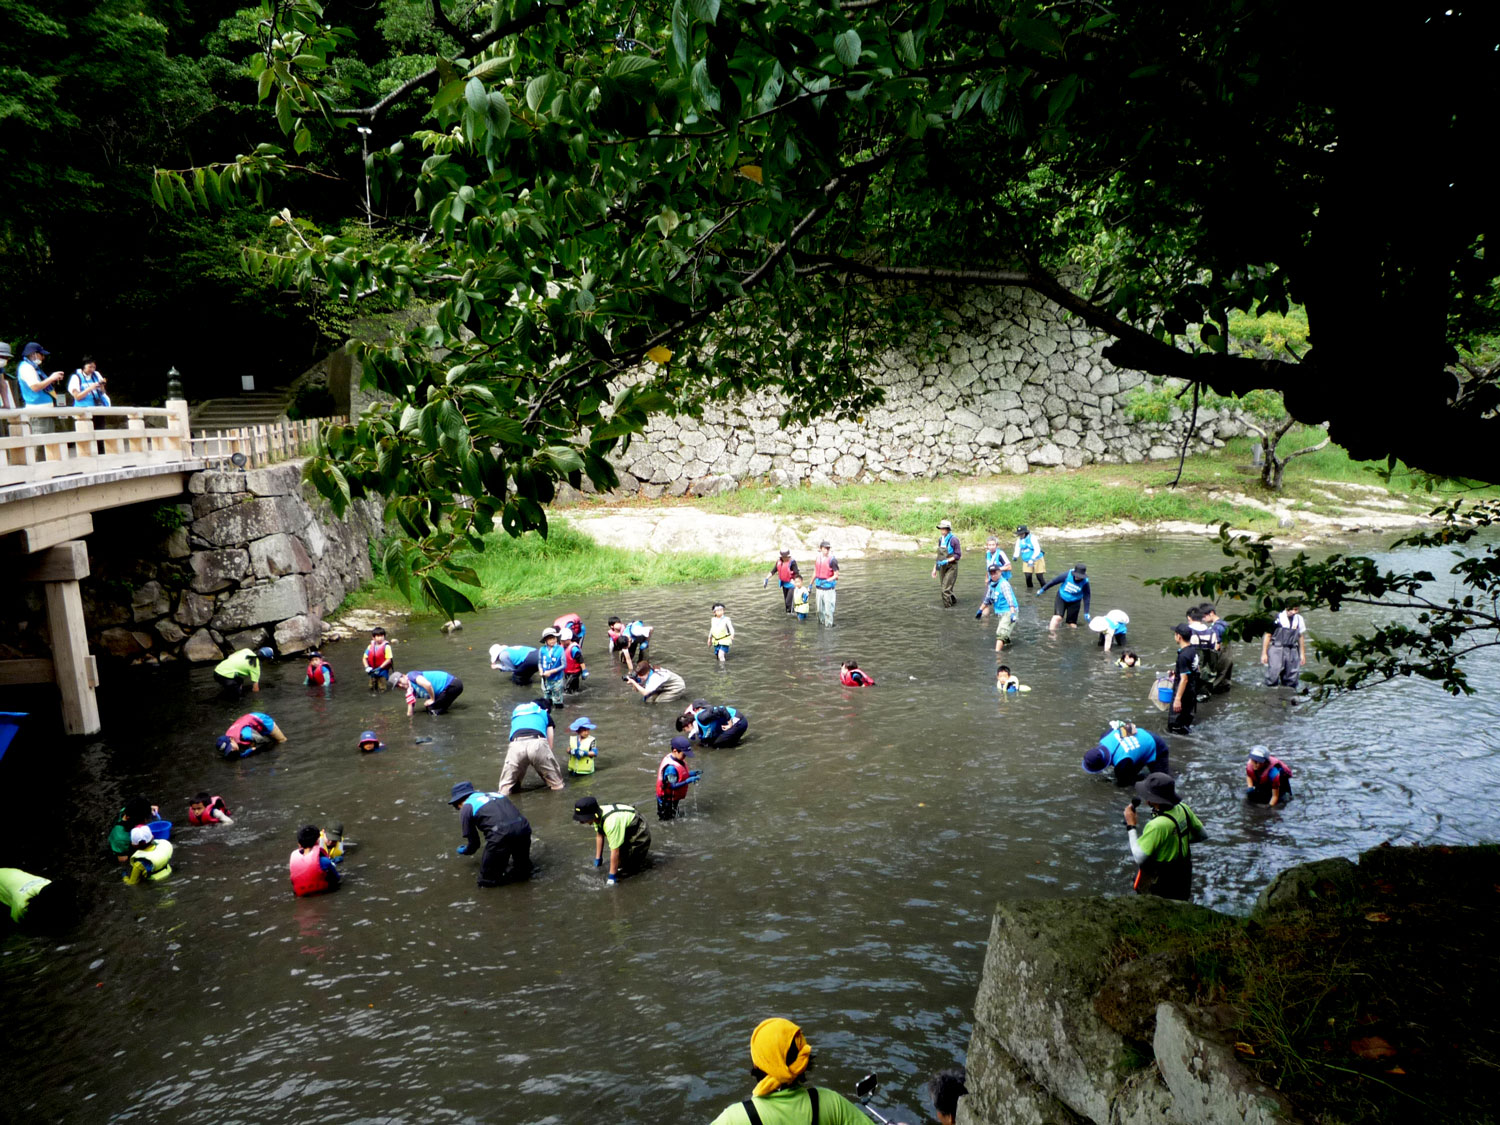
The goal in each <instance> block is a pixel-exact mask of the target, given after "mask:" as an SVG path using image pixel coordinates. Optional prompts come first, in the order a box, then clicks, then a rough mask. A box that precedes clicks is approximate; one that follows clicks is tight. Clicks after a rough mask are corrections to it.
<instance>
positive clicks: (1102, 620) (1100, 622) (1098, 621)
mask: <svg viewBox="0 0 1500 1125" xmlns="http://www.w3.org/2000/svg"><path fill="white" fill-rule="evenodd" d="M1089 628H1090V629H1092V630H1093V631H1094V632H1096V633H1107V632H1109V631H1110V629H1111V628H1112V626H1111V625H1110V621H1109V618H1108V617H1091V618H1089Z"/></svg>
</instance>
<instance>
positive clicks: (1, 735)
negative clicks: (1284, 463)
mask: <svg viewBox="0 0 1500 1125" xmlns="http://www.w3.org/2000/svg"><path fill="white" fill-rule="evenodd" d="M25 717H26V712H25V711H0V758H3V757H5V752H6V751H7V750H9V749H10V743H11V739H13V738H15V737H16V731H18V730H20V729H21V720H22V719H24V718H25Z"/></svg>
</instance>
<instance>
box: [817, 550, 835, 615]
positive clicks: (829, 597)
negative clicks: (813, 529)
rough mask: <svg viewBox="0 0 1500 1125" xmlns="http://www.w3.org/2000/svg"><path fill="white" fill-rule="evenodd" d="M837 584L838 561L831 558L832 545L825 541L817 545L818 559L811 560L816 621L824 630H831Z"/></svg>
mask: <svg viewBox="0 0 1500 1125" xmlns="http://www.w3.org/2000/svg"><path fill="white" fill-rule="evenodd" d="M838 584H839V560H838V559H836V558H834V557H833V544H832V543H830V542H828V540H826V539H825V540H823V542H821V543H819V544H818V557H817V558H816V559H814V560H813V597H814V599H815V600H816V601H817V605H818V621H819V622H821V623H822V625H823V627H824V628H826V629H832V628H833V608H834V606H835V605H836V604H837V603H838V590H837V589H836V587H837V586H838Z"/></svg>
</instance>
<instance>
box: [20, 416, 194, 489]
mask: <svg viewBox="0 0 1500 1125" xmlns="http://www.w3.org/2000/svg"><path fill="white" fill-rule="evenodd" d="M191 460H193V451H192V443H191V440H190V437H189V429H188V406H187V403H186V402H184V401H183V400H181V399H173V400H169V401H168V402H167V404H166V405H165V406H93V407H67V408H61V409H59V408H57V407H46V406H43V407H31V408H27V409H22V410H0V488H3V487H5V486H7V485H16V484H34V483H37V482H40V481H47V480H52V479H54V478H56V477H63V476H73V475H78V474H90V473H102V472H108V471H111V470H116V469H135V468H142V467H145V466H149V465H170V464H175V463H178V462H182V461H191Z"/></svg>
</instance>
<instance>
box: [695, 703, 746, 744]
mask: <svg viewBox="0 0 1500 1125" xmlns="http://www.w3.org/2000/svg"><path fill="white" fill-rule="evenodd" d="M708 710H709V709H708V708H705V709H704V710H702V711H699V712H698V713H697V714H696V715H694V716H693V722H695V723H696V724H698V737H699V738H712V737H713V736H714V735H716V734H718V733H719V732H720V731H721V730H723V729H724V728H723V724H721V723H715V722H714V721H713V720H711V719H708V720H706V719H704V718H703V716H704V715H706V714H708ZM724 710H725V711H727V712H729V725H730V726H733V725H734V722H735V720H736V719H738V718H739V717H740V713H739V712H738V711H736V710H735V709H734V708H733V707H726V708H724Z"/></svg>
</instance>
